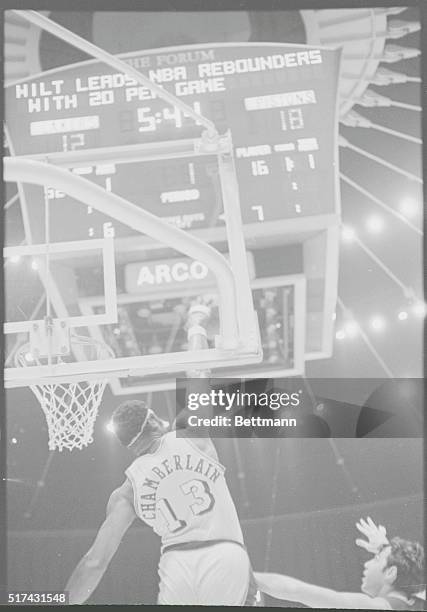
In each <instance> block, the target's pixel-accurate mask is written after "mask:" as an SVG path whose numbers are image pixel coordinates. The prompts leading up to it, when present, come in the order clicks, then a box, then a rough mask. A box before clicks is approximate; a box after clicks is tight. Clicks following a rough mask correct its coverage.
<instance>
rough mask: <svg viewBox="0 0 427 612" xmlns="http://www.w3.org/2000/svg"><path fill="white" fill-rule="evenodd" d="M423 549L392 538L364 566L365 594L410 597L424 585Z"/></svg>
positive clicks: (411, 543) (417, 544)
mask: <svg viewBox="0 0 427 612" xmlns="http://www.w3.org/2000/svg"><path fill="white" fill-rule="evenodd" d="M424 580H425V578H424V548H423V547H422V546H421V544H419V543H418V542H409V541H408V540H403V539H402V538H393V539H392V540H391V542H390V543H389V544H388V545H386V546H384V547H383V548H382V549H381V550H380V551H379V552H378V553H377V554H376V555H375V556H374V557H372V558H371V559H370V560H369V561H367V562H366V563H365V567H364V571H363V578H362V591H363V592H364V593H366V594H367V595H370V596H371V597H377V596H378V595H385V594H386V593H388V592H390V591H400V592H401V593H403V594H404V595H406V596H407V597H410V596H411V595H413V594H414V593H417V592H419V591H420V590H421V589H422V586H423V584H424Z"/></svg>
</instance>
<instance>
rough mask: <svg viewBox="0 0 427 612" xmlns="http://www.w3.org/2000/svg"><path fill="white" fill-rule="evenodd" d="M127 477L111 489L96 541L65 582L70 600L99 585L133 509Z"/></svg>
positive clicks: (74, 601)
mask: <svg viewBox="0 0 427 612" xmlns="http://www.w3.org/2000/svg"><path fill="white" fill-rule="evenodd" d="M129 486H130V487H131V485H130V483H128V482H127V481H126V482H125V483H124V485H122V486H121V487H119V488H118V489H116V490H115V491H113V493H112V494H111V496H110V499H109V501H108V505H107V517H106V519H105V521H104V522H103V524H102V525H101V527H100V529H99V531H98V534H97V536H96V538H95V541H94V543H93V545H92V546H91V548H90V549H89V551H88V552H87V553H86V554H85V556H84V557H83V558H82V560H81V561H80V563H79V564H78V565H77V567H76V568H75V570H74V572H73V573H72V575H71V577H70V579H69V580H68V582H67V585H66V587H65V591H68V593H69V603H70V604H82V603H84V602H85V601H86V600H87V599H88V598H89V597H90V595H91V594H92V593H93V591H94V590H95V589H96V587H97V586H98V584H99V582H100V580H101V578H102V576H103V575H104V573H105V570H106V569H107V567H108V564H109V563H110V561H111V559H112V558H113V556H114V553H115V552H116V550H117V548H118V547H119V544H120V542H121V540H122V538H123V536H124V534H125V533H126V531H127V529H128V528H129V527H130V525H131V524H132V523H133V520H134V518H135V516H136V515H135V511H134V508H133V504H132V502H131V501H130V499H129V491H128V489H129Z"/></svg>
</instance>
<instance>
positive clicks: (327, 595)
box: [255, 572, 391, 610]
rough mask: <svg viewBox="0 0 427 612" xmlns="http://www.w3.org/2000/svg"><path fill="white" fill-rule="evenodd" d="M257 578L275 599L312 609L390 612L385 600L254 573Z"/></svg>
mask: <svg viewBox="0 0 427 612" xmlns="http://www.w3.org/2000/svg"><path fill="white" fill-rule="evenodd" d="M255 579H256V581H257V583H258V586H259V588H260V590H261V591H262V592H263V593H267V595H271V596H272V597H275V598H276V599H285V600H286V601H297V602H299V603H302V604H304V605H306V606H309V607H310V608H338V609H339V608H341V609H355V610H372V609H373V610H391V606H390V605H389V603H388V602H387V601H386V600H385V599H383V598H382V597H369V595H364V594H363V593H345V592H340V591H334V590H333V589H326V588H324V587H320V586H317V585H314V584H309V583H307V582H303V581H302V580H297V579H296V578H291V577H290V576H284V575H282V574H270V573H264V572H262V573H261V572H255Z"/></svg>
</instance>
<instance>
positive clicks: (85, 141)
mask: <svg viewBox="0 0 427 612" xmlns="http://www.w3.org/2000/svg"><path fill="white" fill-rule="evenodd" d="M122 59H123V60H124V61H125V62H128V63H129V64H131V65H132V66H133V67H134V68H136V69H138V70H139V71H141V72H142V73H143V74H144V75H145V76H147V77H148V78H149V79H150V80H152V81H153V82H155V83H156V84H157V85H159V86H160V87H162V88H164V89H166V90H168V91H170V92H171V93H173V94H174V95H175V96H177V97H178V98H180V99H181V100H182V101H184V102H185V103H186V104H188V105H189V106H191V107H192V108H193V109H194V110H195V111H196V112H198V113H199V114H202V115H204V116H205V117H207V118H209V119H210V120H211V121H213V122H214V124H215V125H216V127H217V130H218V132H219V133H220V134H224V133H225V132H226V131H227V130H230V132H231V136H232V141H233V148H234V157H235V164H236V173H237V179H238V184H239V191H240V202H241V208H242V217H243V223H244V224H245V225H248V224H251V225H252V226H256V227H258V228H259V233H260V234H261V233H263V232H264V231H265V228H264V229H263V224H265V223H266V222H267V223H268V222H275V221H281V220H286V219H292V218H298V217H304V216H311V215H321V214H333V213H335V212H336V210H337V201H336V198H337V190H336V180H337V166H336V163H337V155H336V151H337V138H336V131H337V91H338V73H339V59H340V52H339V51H338V50H336V49H326V48H314V47H308V46H305V45H285V44H276V43H267V44H266V43H262V44H261V43H249V44H248V43H234V44H233V43H230V44H218V45H191V46H187V47H179V48H168V49H160V50H156V51H141V52H136V53H131V54H126V55H124V56H122ZM6 126H7V135H8V139H9V145H10V148H11V150H12V151H13V153H14V154H15V155H43V154H48V153H55V152H57V153H61V152H67V151H81V150H89V149H90V150H96V149H99V148H101V147H102V148H103V149H104V150H105V148H109V149H111V151H112V152H113V155H112V158H111V161H108V163H102V164H98V165H89V164H88V163H86V164H82V165H81V166H80V167H75V168H72V170H71V171H72V172H75V173H77V174H79V175H81V176H82V177H84V178H85V179H87V180H90V181H94V182H96V183H98V184H99V185H101V186H103V187H104V188H105V189H106V190H108V191H112V192H114V193H116V194H118V195H121V196H122V197H124V198H126V199H127V200H129V201H131V202H132V203H134V204H136V205H137V206H140V207H141V208H144V209H146V210H148V211H150V212H152V213H154V214H156V215H158V216H161V217H164V218H166V219H167V220H168V221H169V222H170V223H173V224H175V225H176V226H178V227H181V228H183V229H187V230H194V229H198V228H207V227H217V226H224V221H223V217H222V213H223V206H222V197H221V185H220V182H219V176H218V169H217V163H216V158H215V156H203V157H202V156H200V157H191V158H190V157H188V158H180V159H170V160H158V161H144V162H142V161H140V162H130V163H124V161H123V160H121V159H120V152H119V149H117V155H115V154H114V151H115V150H116V147H120V150H121V151H122V150H123V147H126V146H128V145H130V146H134V145H138V144H141V143H155V142H168V141H174V140H182V139H189V138H200V137H201V134H202V132H203V130H204V127H203V126H201V125H200V124H197V123H196V122H195V120H194V119H193V118H191V117H190V116H187V115H185V113H183V112H182V111H181V110H179V109H177V108H174V107H172V106H171V105H169V104H168V103H167V102H165V101H164V100H163V99H162V98H159V97H157V96H156V95H155V94H154V93H153V92H152V91H151V90H150V89H149V88H148V87H145V86H142V85H140V84H139V83H137V82H136V81H135V80H134V79H132V78H130V77H129V76H127V75H125V74H123V73H120V72H117V71H116V70H115V69H113V68H112V67H110V66H108V65H105V64H103V63H101V62H99V61H88V62H83V63H80V64H74V65H71V66H66V67H62V68H59V69H54V70H50V71H47V72H44V73H42V74H40V75H38V76H36V77H34V78H31V79H27V80H23V81H20V82H15V83H13V84H11V85H9V86H8V87H7V90H6ZM24 193H25V196H26V204H27V207H28V211H27V213H28V218H29V222H30V226H31V228H32V232H33V240H34V241H36V242H43V241H44V220H43V209H44V202H43V191H42V189H41V188H40V187H36V186H25V190H24ZM47 195H48V198H49V199H50V200H51V201H52V206H51V207H50V216H51V239H52V240H54V241H58V240H73V239H84V238H88V237H100V236H102V234H103V233H105V231H106V228H108V230H109V231H110V232H113V233H114V234H115V235H116V236H128V235H132V233H133V232H132V230H131V229H130V228H128V227H126V226H124V225H121V224H120V223H119V222H117V221H111V219H107V218H106V217H103V215H102V214H100V213H98V212H97V211H95V210H92V209H91V207H88V206H84V205H83V204H76V203H71V201H70V198H69V197H68V196H66V195H65V194H63V193H61V192H58V191H55V190H54V189H48V190H47Z"/></svg>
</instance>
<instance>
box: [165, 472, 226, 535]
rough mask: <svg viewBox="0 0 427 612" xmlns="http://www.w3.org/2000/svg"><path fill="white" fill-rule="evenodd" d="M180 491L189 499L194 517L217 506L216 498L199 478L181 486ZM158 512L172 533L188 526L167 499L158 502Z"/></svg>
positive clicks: (206, 484)
mask: <svg viewBox="0 0 427 612" xmlns="http://www.w3.org/2000/svg"><path fill="white" fill-rule="evenodd" d="M180 489H181V491H182V493H183V495H185V496H186V497H187V498H188V506H189V508H190V510H191V512H192V514H193V515H194V516H200V515H201V514H206V513H207V512H210V511H211V510H212V508H213V507H214V505H215V498H214V496H213V495H212V493H211V490H210V488H209V485H208V483H207V482H205V481H204V480H200V479H198V478H193V479H192V480H187V482H184V483H183V484H182V485H180ZM156 512H160V514H161V515H162V517H163V519H164V521H165V523H166V525H167V530H168V531H169V532H170V533H176V532H177V531H181V530H182V529H184V528H185V527H186V526H187V522H186V521H184V520H182V519H180V518H179V516H177V515H176V513H175V511H174V509H173V507H172V505H171V503H170V502H169V500H168V499H166V498H165V497H162V498H160V499H158V500H157V503H156Z"/></svg>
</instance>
